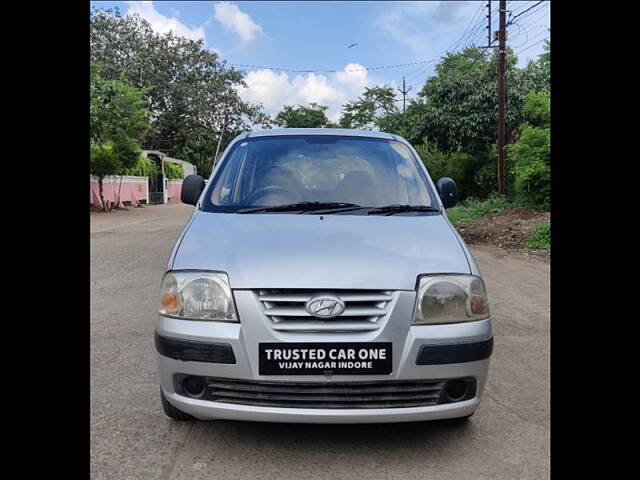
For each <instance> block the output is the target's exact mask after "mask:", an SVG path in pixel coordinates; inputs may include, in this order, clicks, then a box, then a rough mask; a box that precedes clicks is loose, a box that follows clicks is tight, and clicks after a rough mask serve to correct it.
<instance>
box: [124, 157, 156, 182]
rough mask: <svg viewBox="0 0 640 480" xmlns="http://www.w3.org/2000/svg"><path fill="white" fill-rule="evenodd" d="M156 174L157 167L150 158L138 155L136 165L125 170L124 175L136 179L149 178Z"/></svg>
mask: <svg viewBox="0 0 640 480" xmlns="http://www.w3.org/2000/svg"><path fill="white" fill-rule="evenodd" d="M157 174H158V165H157V164H156V162H154V161H153V160H151V159H150V158H148V157H146V156H144V155H140V157H139V158H138V161H137V162H136V164H135V165H134V166H133V167H131V168H127V169H126V170H125V175H133V176H137V177H150V176H152V175H157Z"/></svg>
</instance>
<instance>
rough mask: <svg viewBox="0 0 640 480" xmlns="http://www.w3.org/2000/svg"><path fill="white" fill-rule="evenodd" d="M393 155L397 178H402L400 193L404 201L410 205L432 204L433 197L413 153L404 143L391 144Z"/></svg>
mask: <svg viewBox="0 0 640 480" xmlns="http://www.w3.org/2000/svg"><path fill="white" fill-rule="evenodd" d="M391 147H392V150H391V152H392V153H391V156H392V159H393V164H394V165H395V171H396V172H395V173H396V178H398V179H399V180H400V184H399V185H398V186H399V192H398V194H399V195H400V196H401V197H403V202H406V203H407V204H409V205H424V200H427V205H431V198H430V196H429V194H428V191H427V187H426V185H425V182H424V179H423V178H422V176H420V174H419V173H418V170H417V169H416V167H415V166H414V165H412V164H413V163H414V159H413V157H412V155H411V153H410V152H409V151H408V150H407V148H406V147H405V146H404V145H401V144H396V143H395V142H394V143H392V144H391Z"/></svg>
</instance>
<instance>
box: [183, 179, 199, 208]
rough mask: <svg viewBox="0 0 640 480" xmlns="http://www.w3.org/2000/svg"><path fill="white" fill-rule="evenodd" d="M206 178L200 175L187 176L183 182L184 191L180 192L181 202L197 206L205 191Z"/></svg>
mask: <svg viewBox="0 0 640 480" xmlns="http://www.w3.org/2000/svg"><path fill="white" fill-rule="evenodd" d="M204 185H205V182H204V178H202V177H201V176H200V175H195V174H192V175H187V176H186V177H185V179H184V180H183V181H182V190H181V191H180V200H181V201H182V203H188V204H189V205H195V204H196V203H198V199H199V198H200V194H201V193H202V190H204Z"/></svg>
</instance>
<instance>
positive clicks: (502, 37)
mask: <svg viewBox="0 0 640 480" xmlns="http://www.w3.org/2000/svg"><path fill="white" fill-rule="evenodd" d="M506 19H507V0H500V10H499V22H500V30H498V194H499V195H504V136H505V135H504V130H505V125H504V104H505V85H504V68H505V57H506V55H507V52H506V44H507V31H506Z"/></svg>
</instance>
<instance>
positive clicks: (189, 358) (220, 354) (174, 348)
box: [154, 332, 236, 363]
mask: <svg viewBox="0 0 640 480" xmlns="http://www.w3.org/2000/svg"><path fill="white" fill-rule="evenodd" d="M154 343H155V345H156V350H157V351H158V353H159V354H160V355H163V356H165V357H169V358H173V359H175V360H184V361H186V362H207V363H236V357H235V355H234V354H233V348H231V345H229V344H228V343H209V342H196V341H194V340H183V339H178V338H169V337H163V336H160V335H158V333H157V332H155V333H154Z"/></svg>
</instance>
